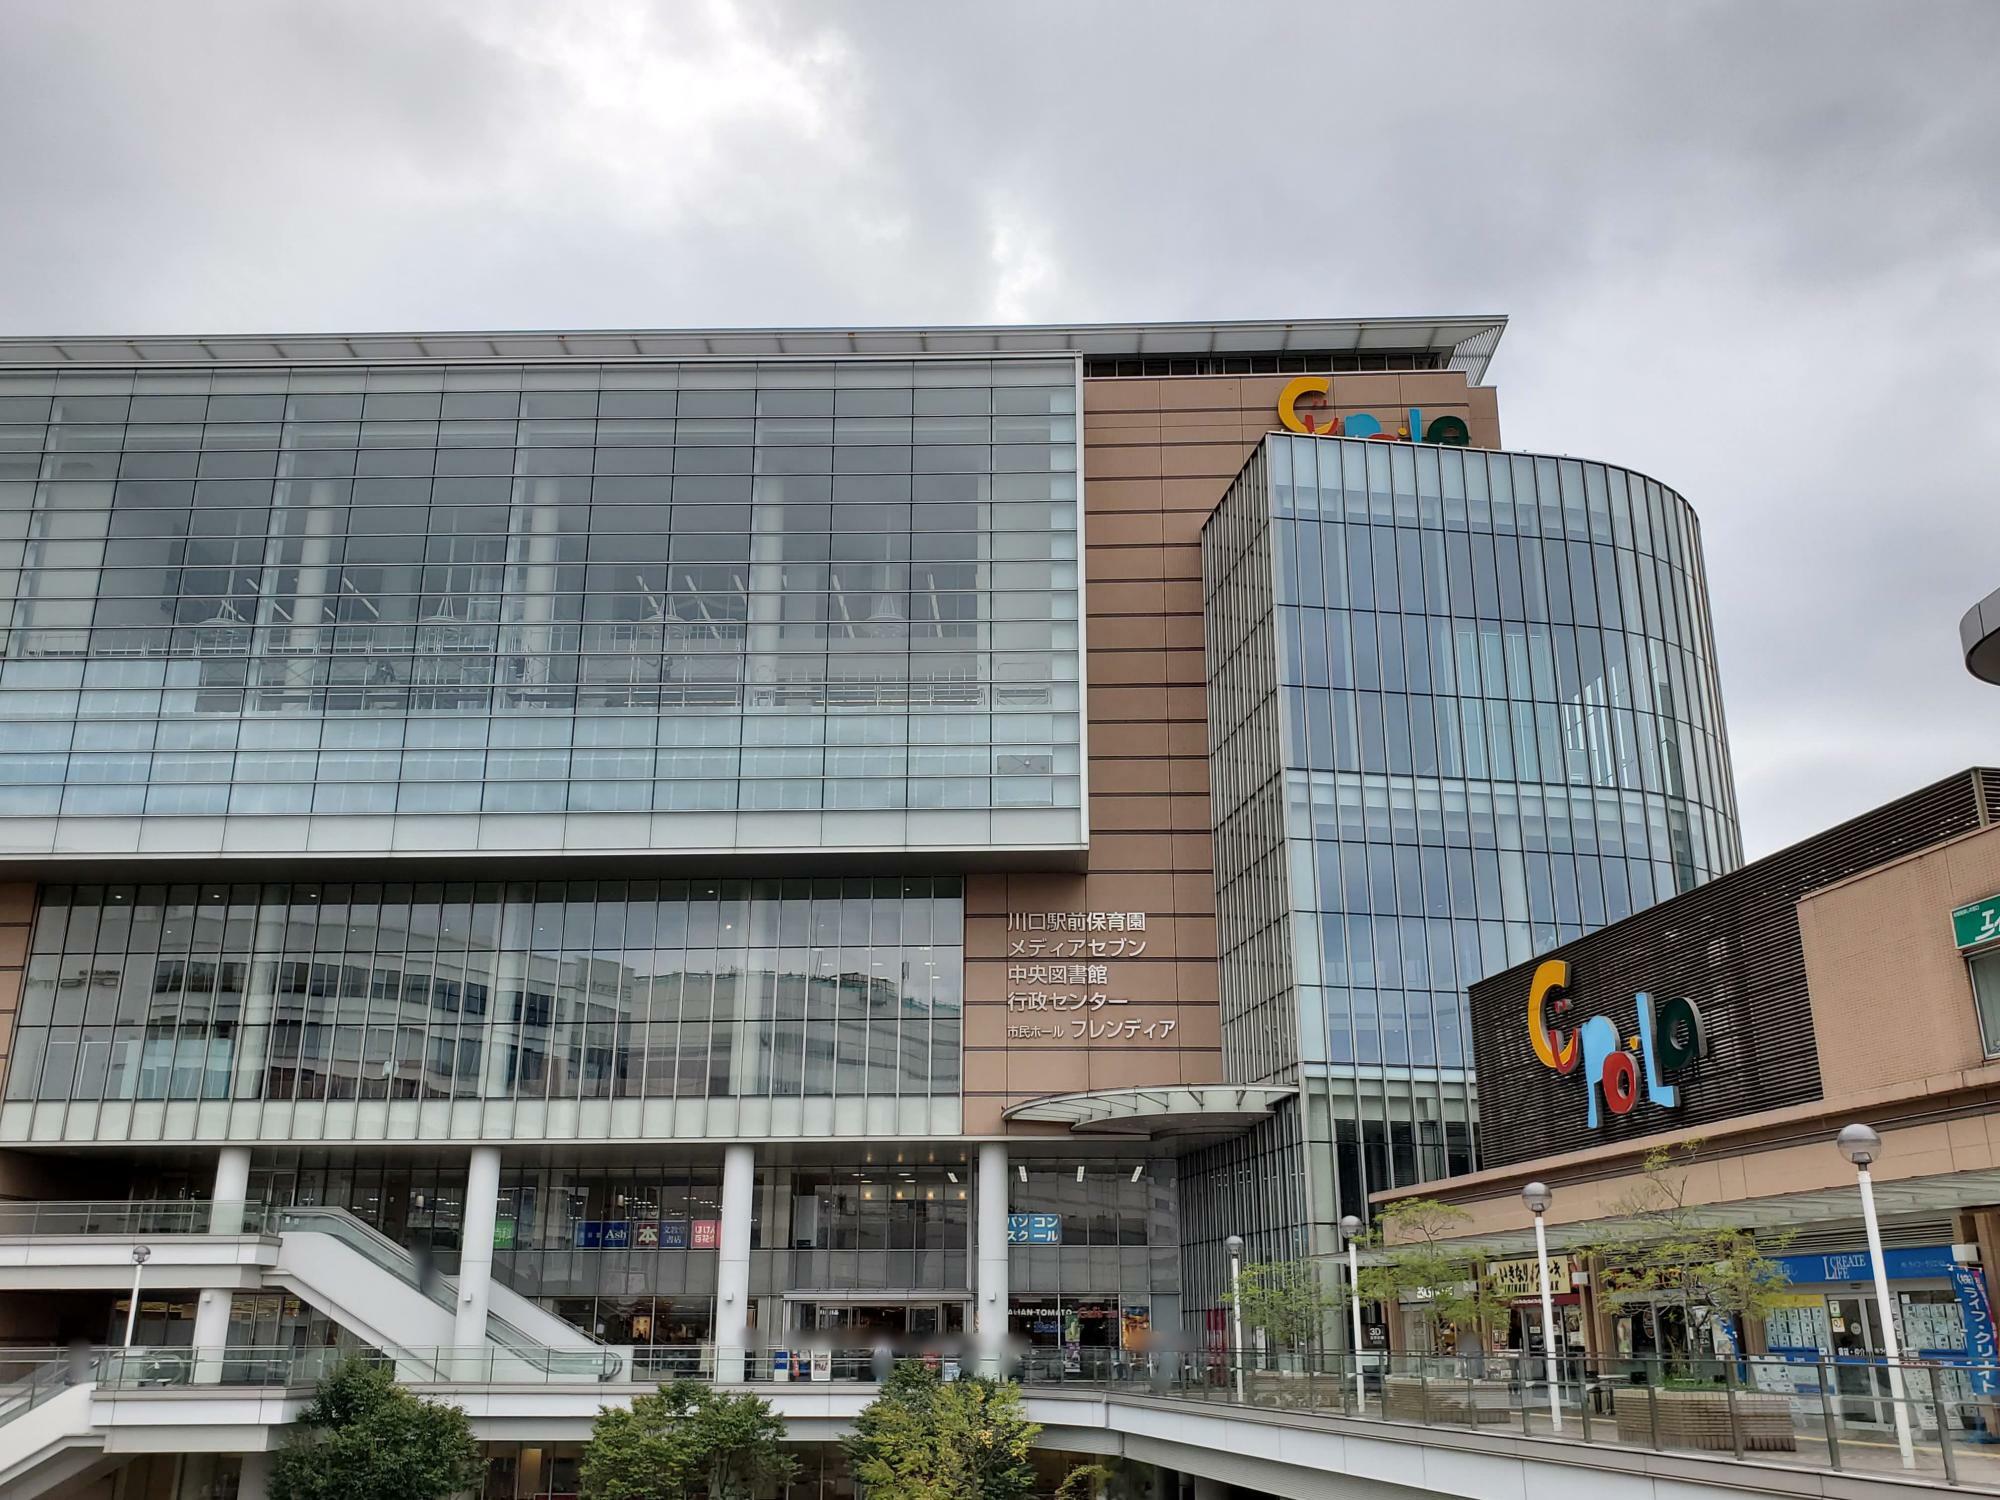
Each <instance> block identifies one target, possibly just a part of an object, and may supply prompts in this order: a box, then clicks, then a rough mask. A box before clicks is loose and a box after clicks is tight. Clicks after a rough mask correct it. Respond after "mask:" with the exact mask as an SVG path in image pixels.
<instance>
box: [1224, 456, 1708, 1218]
mask: <svg viewBox="0 0 2000 1500" xmlns="http://www.w3.org/2000/svg"><path fill="white" fill-rule="evenodd" d="M1204 540H1205V547H1206V549H1207V551H1206V564H1207V576H1208V591H1209V596H1210V599H1209V609H1210V650H1209V670H1210V678H1211V680H1210V702H1211V722H1212V725H1213V733H1214V735H1215V738H1216V744H1217V748H1216V752H1215V785H1216V789H1217V801H1216V808H1215V812H1216V816H1217V820H1218V840H1217V880H1218V885H1219V890H1220V896H1221V905H1222V934H1223V936H1222V941H1223V952H1224V959H1223V969H1224V974H1223V994H1224V1018H1225V1019H1224V1029H1225V1047H1226V1048H1227V1051H1228V1056H1229V1061H1230V1066H1231V1069H1232V1076H1238V1075H1240V1076H1242V1077H1244V1078H1245V1079H1246V1081H1262V1080H1265V1079H1272V1080H1279V1081H1287V1082H1299V1083H1300V1084H1301V1085H1302V1086H1303V1088H1304V1099H1303V1101H1302V1108H1301V1111H1300V1114H1299V1116H1298V1118H1297V1119H1295V1120H1293V1121H1291V1122H1290V1123H1289V1124H1287V1125H1285V1126H1283V1127H1282V1128H1281V1129H1280V1134H1284V1133H1287V1132H1289V1133H1290V1134H1292V1135H1297V1136H1302V1138H1303V1139H1304V1141H1305V1142H1306V1143H1307V1145H1308V1148H1309V1149H1308V1150H1307V1151H1305V1152H1304V1153H1303V1155H1302V1158H1301V1160H1302V1163H1303V1170H1304V1172H1305V1173H1306V1175H1307V1182H1306V1188H1307V1193H1306V1195H1305V1196H1306V1197H1307V1199H1308V1201H1309V1203H1310V1205H1311V1210H1312V1219H1313V1221H1314V1223H1315V1224H1316V1225H1317V1226H1319V1228H1320V1230H1321V1233H1320V1234H1319V1235H1318V1236H1317V1237H1316V1239H1315V1243H1316V1244H1317V1247H1318V1248H1321V1249H1325V1248H1329V1247H1330V1243H1331V1241H1330V1237H1329V1236H1327V1235H1326V1233H1325V1230H1326V1228H1327V1227H1328V1226H1330V1225H1331V1224H1332V1223H1333V1221H1335V1220H1336V1219H1338V1218H1339V1216H1340V1215H1341V1214H1343V1213H1356V1214H1364V1215H1365V1214H1366V1212H1367V1195H1368V1194H1369V1193H1371V1192H1374V1191H1376V1190H1379V1189H1381V1188H1385V1187H1389V1186H1392V1185H1402V1184H1406V1183H1410V1182H1415V1181H1421V1180H1426V1179H1431V1178H1436V1177H1440V1176H1444V1175H1446V1174H1448V1173H1455V1172H1463V1171H1467V1170H1470V1169H1471V1168H1472V1166H1473V1164H1474V1160H1475V1155H1476V1152H1475V1096H1474V1091H1473V1078H1472V1072H1471V1063H1472V1057H1471V1042H1470V1034H1469V1026H1468V1022H1467V1018H1466V1010H1465V987H1466V985H1467V984H1469V983H1470V982H1472V981H1473V980H1475V979H1478V978H1480V977H1481V976H1483V975H1485V974H1489V973H1493V972H1497V971H1498V970H1500V969H1502V968H1505V967H1507V966H1509V965H1512V964H1516V963H1519V962H1522V961H1523V960H1525V959H1527V958H1529V957H1531V956H1532V955H1533V954H1534V953H1536V952H1538V951H1540V950H1542V949H1545V948H1548V947H1551V946H1553V945H1554V944H1556V943H1559V942H1564V941H1567V940H1569V939H1572V938H1574V937H1576V936H1578V935H1580V934H1581V933H1583V932H1584V931H1587V930H1589V929H1592V928H1596V927H1599V926H1602V925H1604V924H1605V923H1607V922H1613V921H1616V920H1618V919H1619V918H1621V917H1624V916H1627V915H1629V914H1630V913H1632V912H1634V911H1637V910H1640V909H1641V908H1643V907H1645V906H1648V905H1650V904H1651V903H1652V902H1654V901H1656V900H1659V899H1661V898H1663V897H1666V896H1670V895H1673V894H1674V893H1676V892H1678V891H1683V890H1686V889H1688V888H1689V887H1691V886H1693V885H1695V884H1696V883H1698V882H1700V881H1703V880H1706V879H1709V878H1710V877H1712V876H1714V875H1717V874H1720V873H1722V872H1723V871H1726V870H1729V869H1732V868H1734V867H1735V866H1736V865H1737V864H1738V863H1739V862H1740V860H1741V846H1740V841H1739V836H1738V832H1737V822H1736V808H1735V802H1734V792H1733V787H1732V784H1731V777H1730V769H1729V757H1728V748H1727V740H1726V737H1725V733H1724V727H1723V721H1722V712H1721V702H1720V695H1719V691H1718V686H1717V679H1716V672H1715V660H1714V647H1713V641H1712V638H1711V634H1710V628H1709V620H1708V603H1707V591H1706V585H1705V583H1704V581H1703V575H1702V562H1701V550H1700V538H1699V530H1698V526H1697V522H1696V519H1695V515H1694V512H1693V510H1692V509H1691V508H1690V507H1689V506H1688V505H1687V503H1686V502H1685V501H1684V500H1682V499H1681V497H1680V496H1679V495H1677V494H1675V493H1674V492H1673V491H1671V490H1669V489H1666V488H1665V487H1663V486H1661V485H1659V484H1657V483H1655V482H1654V481H1653V480H1650V479H1647V478H1645V477H1644V476H1642V475H1638V474H1633V473H1629V472H1628V471H1626V470H1622V469H1617V468H1613V467H1610V466H1608V465H1605V464H1598V463H1590V462H1585V461H1581V460H1576V459H1566V458H1544V457H1530V456H1527V455H1522V454H1509V453H1495V452H1483V451H1478V450H1471V449H1464V448H1451V447H1439V446H1431V445H1420V444H1409V443H1385V442H1369V441H1360V440H1344V439H1316V438H1308V437H1289V436H1274V437H1272V438H1270V439H1268V440H1267V441H1266V443H1265V446H1264V448H1263V449H1262V450H1261V452H1260V454H1259V455H1258V456H1257V457H1256V458H1255V459H1253V461H1252V463H1251V465H1250V466H1249V468H1247V469H1246V470H1245V473H1244V475H1243V476H1242V478H1240V479H1239V480H1238V482H1237V484H1236V486H1235V487H1234V488H1233V489H1232V491H1231V493H1230V495H1229V496H1228V497H1227V498H1226V499H1225V500H1224V502H1223V504H1222V506H1221V508H1220V509H1219V510H1218V513H1217V516H1216V518H1215V519H1214V520H1213V521H1211V522H1210V524H1209V527H1208V531H1207V532H1206V534H1205V539H1204ZM1232 1033H1233V1035H1232Z"/></svg>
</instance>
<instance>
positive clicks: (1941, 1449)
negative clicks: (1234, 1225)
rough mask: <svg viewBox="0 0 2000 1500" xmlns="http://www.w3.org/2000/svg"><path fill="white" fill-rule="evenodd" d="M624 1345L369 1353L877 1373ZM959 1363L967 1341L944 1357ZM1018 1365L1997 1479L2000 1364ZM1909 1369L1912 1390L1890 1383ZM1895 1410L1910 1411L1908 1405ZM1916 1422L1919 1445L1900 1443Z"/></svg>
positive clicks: (1139, 1389) (317, 1366)
mask: <svg viewBox="0 0 2000 1500" xmlns="http://www.w3.org/2000/svg"><path fill="white" fill-rule="evenodd" d="M625 1352H627V1353H629V1354H630V1355H631V1359H630V1361H629V1365H628V1362H627V1360H626V1359H625V1358H624V1357H623V1354H622V1353H621V1352H617V1351H612V1350H603V1351H584V1352H579V1351H569V1350H543V1351H539V1356H540V1357H538V1356H537V1355H536V1354H530V1355H528V1356H525V1357H524V1356H523V1355H522V1354H520V1353H517V1352H516V1351H513V1350H509V1349H506V1348H500V1347H490V1346H489V1347H486V1348H478V1349H444V1348H439V1349H410V1350H400V1351H395V1352H389V1353H384V1352H379V1351H373V1350H369V1351H361V1352H360V1353H359V1356H358V1357H360V1358H364V1359H369V1360H374V1361H378V1362H380V1363H382V1364H384V1365H386V1366H388V1367H389V1368H391V1369H393V1370H394V1371H395V1374H396V1377H397V1378H398V1379H399V1380H401V1381H403V1382H404V1383H406V1384H409V1385H412V1386H418V1387H425V1386H428V1387H459V1386H468V1385H540V1386H560V1385H566V1386H581V1387H586V1388H590V1389H592V1391H593V1394H592V1397H591V1399H592V1400H593V1401H594V1400H597V1399H599V1397H598V1396H597V1395H596V1394H595V1388H597V1387H599V1386H601V1385H603V1384H608V1383H612V1382H617V1383H619V1384H620V1386H621V1387H622V1388H627V1389H631V1388H643V1387H645V1386H650V1385H652V1384H654V1383H656V1382H659V1381H664V1380H669V1379H674V1378H680V1377H684V1378H690V1379H699V1380H718V1379H719V1380H722V1381H726V1382H737V1381H744V1382H749V1383H753V1384H759V1385H768V1386H771V1387H773V1388H775V1387H777V1386H778V1385H779V1383H782V1382H798V1383H810V1384H819V1383H822V1382H829V1381H831V1382H839V1383H842V1384H846V1385H850V1386H852V1385H863V1386H865V1385H867V1384H868V1383H870V1382H873V1381H875V1380H877V1379H879V1378H880V1377H881V1376H882V1375H883V1374H885V1373H886V1371H887V1368H888V1362H887V1357H886V1355H885V1354H884V1352H883V1351H881V1350H871V1351H864V1350H852V1349H826V1348H820V1349H816V1350H808V1351H797V1352H794V1351H778V1350H768V1349H766V1350H752V1351H747V1352H744V1353H740V1354H734V1355H732V1354H729V1353H727V1352H724V1353H721V1354H718V1352H717V1351H716V1349H715V1348H714V1347H713V1346H710V1345H703V1346H671V1347H669V1346H641V1347H639V1348H637V1349H635V1350H630V1351H625ZM355 1353H356V1351H354V1350H351V1349H340V1348H310V1349H301V1348H290V1347H284V1348H280V1347H260V1348H231V1349H186V1348H178V1349H122V1350H121V1349H111V1350H99V1351H95V1352H94V1353H92V1354H90V1355H88V1356H83V1358H84V1360H85V1363H86V1364H87V1366H88V1370H87V1372H86V1373H84V1374H83V1375H81V1376H79V1375H78V1374H77V1368H76V1367H77V1361H78V1358H79V1356H77V1355H74V1354H72V1355H68V1356H58V1357H53V1358H50V1357H45V1356H47V1355H48V1354H49V1351H34V1352H24V1353H23V1354H22V1355H21V1357H20V1358H19V1359H18V1360H17V1361H16V1362H15V1363H14V1364H13V1365H12V1366H11V1367H9V1368H11V1369H13V1370H14V1371H15V1372H16V1378H15V1380H14V1382H13V1383H12V1384H11V1385H8V1386H6V1387H4V1388H0V1423H4V1422H5V1421H6V1420H7V1419H8V1417H9V1415H10V1414H11V1413H13V1412H17V1411H19V1410H26V1409H29V1408H30V1407H32V1406H33V1405H34V1404H37V1403H39V1402H40V1401H42V1400H45V1399H47V1398H48V1396H49V1395H52V1394H54V1393H55V1392H56V1391H58V1390H60V1389H62V1388H63V1386H64V1385H66V1384H68V1383H70V1381H72V1380H75V1379H78V1378H82V1379H91V1378H94V1379H96V1381H97V1382H98V1387H99V1389H100V1390H101V1391H103V1392H105V1393H106V1394H107V1395H117V1394H121V1393H133V1392H146V1391H153V1390H164V1389H169V1388H173V1387H178V1386H189V1385H218V1386H226V1387H227V1386H233V1387H263V1388H270V1387H283V1388H287V1389H292V1390H303V1389H306V1388H309V1387H311V1386H312V1385H314V1384H315V1383H317V1382H318V1381H319V1380H320V1379H322V1378H323V1377H324V1376H325V1375H326V1374H327V1373H328V1372H329V1371H331V1370H332V1369H333V1368H334V1367H335V1365H337V1364H338V1363H339V1362H340V1361H341V1360H342V1359H344V1358H348V1357H350V1356H353V1355H355ZM934 1358H935V1359H936V1362H937V1363H938V1365H939V1366H940V1368H941V1369H943V1370H944V1371H945V1373H947V1374H950V1373H952V1372H953V1371H954V1369H955V1368H956V1367H957V1366H958V1363H959V1361H960V1360H961V1359H962V1360H963V1362H964V1368H965V1369H966V1370H968V1371H969V1370H971V1369H972V1368H974V1367H975V1366H974V1359H973V1355H972V1353H971V1351H970V1350H969V1349H961V1350H958V1351H953V1352H951V1353H945V1354H940V1355H937V1356H934ZM1007 1365H1008V1368H1007V1373H1009V1374H1010V1375H1013V1376H1015V1377H1016V1378H1018V1379H1020V1380H1021V1381H1022V1383H1023V1384H1024V1385H1025V1386H1027V1387H1028V1388H1029V1389H1030V1390H1031V1391H1037V1390H1039V1391H1047V1390H1069V1391H1077V1392H1093V1393H1104V1394H1111V1395H1116V1394H1121V1393H1122V1394H1127V1395H1131V1396H1135V1397H1137V1396H1150V1397H1155V1398H1163V1399H1167V1400H1176V1401H1190V1402H1200V1403H1203V1404H1207V1405H1215V1406H1223V1407H1236V1406H1239V1405H1240V1406H1243V1407H1248V1408H1253V1409H1256V1410H1260V1411H1268V1412H1272V1413H1283V1414H1286V1415H1287V1416H1290V1417H1295V1418H1302V1419H1305V1420H1308V1421H1311V1420H1315V1419H1341V1420H1347V1421H1356V1420H1359V1421H1368V1422H1381V1423H1385V1424H1396V1425H1398V1426H1403V1427H1407V1428H1425V1429H1433V1430H1438V1431H1452V1432H1457V1433H1466V1434H1480V1433H1483V1434H1489V1435H1493V1436H1503V1437H1504V1436H1515V1437H1519V1436H1526V1437H1530V1438H1537V1439H1552V1440H1558V1441H1562V1442H1565V1443H1572V1444H1579V1445H1587V1446H1593V1447H1602V1448H1605V1449H1608V1450H1609V1449H1619V1450H1627V1451H1631V1450H1642V1451H1650V1452H1660V1453H1674V1454H1686V1455H1693V1456H1700V1457H1706V1458H1720V1459H1724V1460H1741V1461H1747V1462H1755V1463H1772V1464H1780V1465H1787V1466H1792V1467H1798V1468H1807V1469H1817V1470H1821V1471H1840V1472H1845V1473H1848V1474H1852V1475H1858V1476H1866V1477H1877V1478H1896V1477H1917V1478H1923V1479H1930V1480H1939V1479H1941V1480H1943V1481H1944V1482H1946V1483H1948V1484H1953V1485H1960V1486H1964V1487H1967V1488H1976V1489H1986V1490H2000V1366H1996V1365H1985V1364H1973V1363H1970V1362H1924V1361H1915V1360H1912V1361H1906V1362H1904V1363H1903V1364H1902V1365H1901V1366H1900V1367H1899V1368H1898V1370H1896V1371H1892V1370H1891V1368H1890V1367H1889V1366H1888V1365H1887V1364H1885V1363H1883V1362H1881V1361H1876V1360H1841V1359H1829V1360H1817V1361H1815V1360H1792V1359H1784V1358H1780V1357H1778V1356H1749V1357H1744V1358H1739V1359H1722V1360H1709V1361H1705V1362H1701V1363H1698V1364H1696V1365H1694V1366H1692V1367H1690V1366H1688V1365H1685V1364H1683V1365H1681V1366H1678V1367H1676V1368H1675V1369H1674V1370H1672V1371H1671V1372H1670V1371H1668V1370H1666V1369H1665V1368H1663V1367H1662V1366H1660V1365H1657V1364H1648V1363H1645V1362H1638V1361H1633V1360H1581V1359H1570V1360H1565V1361H1563V1362H1562V1365H1561V1370H1560V1379H1559V1380H1558V1381H1557V1382H1556V1384H1555V1385H1554V1387H1551V1386H1550V1384H1549V1383H1548V1380H1547V1373H1546V1366H1545V1365H1544V1363H1543V1362H1542V1360H1540V1359H1539V1358H1529V1357H1520V1356H1514V1355H1487V1356H1480V1357H1471V1356H1468V1357H1455V1358H1436V1357H1418V1356H1402V1355H1397V1356H1388V1355H1381V1354H1364V1355H1362V1356H1360V1358H1359V1359H1358V1360H1356V1359H1354V1358H1352V1357H1349V1356H1344V1355H1327V1356H1321V1357H1298V1356H1283V1357H1272V1356H1254V1357H1249V1358H1242V1359H1237V1358H1231V1357H1229V1356H1226V1355H1224V1354H1221V1353H1219V1352H1204V1353H1195V1354H1175V1353H1157V1354H1135V1353H1126V1352H1123V1351H1118V1350H1082V1351H1074V1350H1072V1351H1069V1352H1067V1353H1064V1352H1060V1351H1053V1350H1050V1351H1041V1350H1036V1351H1029V1352H1028V1353H1026V1354H1025V1355H1024V1354H1022V1353H1021V1352H1020V1351H1015V1352H1014V1353H1013V1354H1011V1355H1010V1356H1009V1357H1008V1361H1007ZM1896 1374H1900V1376H1901V1395H1900V1396H1899V1395H1898V1394H1897V1381H1896V1380H1895V1378H1894V1376H1895V1375H1896ZM1899 1416H1900V1419H1901V1420H1900V1421H1899V1420H1898V1419H1899ZM1905 1438H1907V1452H1906V1450H1905V1441H1904V1440H1905Z"/></svg>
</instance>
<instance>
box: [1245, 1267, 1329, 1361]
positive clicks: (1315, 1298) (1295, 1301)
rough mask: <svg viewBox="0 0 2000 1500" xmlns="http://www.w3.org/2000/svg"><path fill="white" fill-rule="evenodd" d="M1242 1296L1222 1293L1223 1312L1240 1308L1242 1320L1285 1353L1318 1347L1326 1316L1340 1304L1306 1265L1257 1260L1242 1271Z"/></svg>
mask: <svg viewBox="0 0 2000 1500" xmlns="http://www.w3.org/2000/svg"><path fill="white" fill-rule="evenodd" d="M1238 1286H1239V1288H1240V1292H1231V1293H1225V1294H1224V1295H1223V1298H1222V1305H1223V1306H1224V1307H1233V1306H1236V1305H1237V1304H1238V1303H1239V1302H1240V1304H1241V1306H1242V1311H1243V1321H1244V1323H1245V1324H1246V1325H1247V1326H1249V1327H1251V1328H1258V1329H1262V1330H1263V1332H1264V1336H1265V1337H1266V1338H1268V1339H1269V1340H1271V1342H1272V1343H1274V1344H1280V1345H1282V1346H1284V1347H1285V1348H1287V1349H1295V1350H1304V1349H1310V1348H1314V1347H1316V1346H1317V1345H1318V1344H1319V1342H1320V1339H1321V1336H1322V1335H1323V1334H1324V1332H1325V1329H1326V1314H1327V1311H1328V1310H1329V1309H1331V1308H1338V1307H1339V1306H1340V1305H1341V1301H1340V1297H1339V1294H1338V1293H1336V1292H1333V1291H1330V1290H1329V1289H1328V1288H1327V1286H1326V1284H1325V1283H1324V1282H1323V1281H1321V1280H1320V1274H1319V1267H1318V1266H1317V1265H1316V1264H1315V1263H1314V1262H1312V1261H1309V1260H1279V1261H1260V1262H1257V1263H1255V1264H1252V1265H1247V1266H1245V1267H1243V1269H1242V1271H1241V1273H1240V1274H1239V1276H1238Z"/></svg>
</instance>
